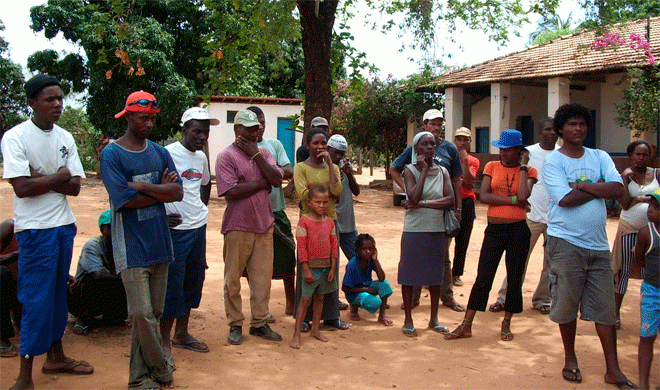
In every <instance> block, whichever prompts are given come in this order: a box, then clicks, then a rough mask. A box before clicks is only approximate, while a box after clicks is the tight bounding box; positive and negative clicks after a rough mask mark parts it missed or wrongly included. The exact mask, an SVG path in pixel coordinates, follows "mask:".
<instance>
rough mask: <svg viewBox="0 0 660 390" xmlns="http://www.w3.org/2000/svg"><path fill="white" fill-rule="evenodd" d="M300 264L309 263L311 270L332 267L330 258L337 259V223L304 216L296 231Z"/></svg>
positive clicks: (326, 219) (328, 219) (327, 219)
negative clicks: (318, 220) (314, 219)
mask: <svg viewBox="0 0 660 390" xmlns="http://www.w3.org/2000/svg"><path fill="white" fill-rule="evenodd" d="M296 241H297V242H298V262H300V263H304V262H309V266H310V268H327V267H330V258H335V259H336V258H337V255H338V253H337V233H336V231H335V222H334V221H333V220H332V219H331V218H329V217H327V216H326V217H325V220H323V221H321V222H317V221H313V220H311V219H309V218H308V217H307V216H305V215H303V216H302V217H300V220H299V221H298V228H297V229H296Z"/></svg>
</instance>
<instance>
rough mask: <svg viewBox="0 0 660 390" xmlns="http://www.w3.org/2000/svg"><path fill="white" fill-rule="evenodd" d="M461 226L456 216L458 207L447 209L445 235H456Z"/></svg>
mask: <svg viewBox="0 0 660 390" xmlns="http://www.w3.org/2000/svg"><path fill="white" fill-rule="evenodd" d="M460 228H461V225H460V223H459V222H458V218H456V208H455V207H452V208H450V209H445V235H446V236H447V237H455V236H456V235H457V234H458V230H459V229H460Z"/></svg>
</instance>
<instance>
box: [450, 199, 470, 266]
mask: <svg viewBox="0 0 660 390" xmlns="http://www.w3.org/2000/svg"><path fill="white" fill-rule="evenodd" d="M462 203H463V210H462V217H461V228H460V229H459V230H458V234H457V235H456V237H454V263H453V266H452V269H451V273H452V275H454V276H462V275H463V270H464V268H465V255H466V253H467V249H468V245H470V236H471V235H472V227H473V226H474V218H475V217H476V215H475V210H474V200H473V199H472V198H465V199H463V202H462Z"/></svg>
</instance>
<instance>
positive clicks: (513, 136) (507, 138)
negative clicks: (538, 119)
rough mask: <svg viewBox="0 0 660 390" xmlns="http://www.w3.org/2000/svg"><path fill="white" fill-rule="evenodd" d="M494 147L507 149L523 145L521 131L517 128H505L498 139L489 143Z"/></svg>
mask: <svg viewBox="0 0 660 390" xmlns="http://www.w3.org/2000/svg"><path fill="white" fill-rule="evenodd" d="M490 144H491V145H493V146H495V147H496V148H500V149H509V148H515V147H516V146H523V143H522V133H521V132H519V131H518V130H513V129H506V130H504V131H503V132H502V134H500V139H498V140H495V141H493V142H491V143H490Z"/></svg>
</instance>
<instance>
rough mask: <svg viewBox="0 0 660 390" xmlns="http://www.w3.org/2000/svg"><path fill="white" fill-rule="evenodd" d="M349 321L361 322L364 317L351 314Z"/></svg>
mask: <svg viewBox="0 0 660 390" xmlns="http://www.w3.org/2000/svg"><path fill="white" fill-rule="evenodd" d="M348 319H349V320H351V321H360V320H361V319H362V317H360V315H359V314H358V313H353V312H349V313H348Z"/></svg>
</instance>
